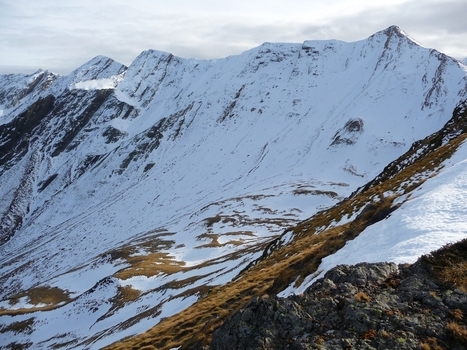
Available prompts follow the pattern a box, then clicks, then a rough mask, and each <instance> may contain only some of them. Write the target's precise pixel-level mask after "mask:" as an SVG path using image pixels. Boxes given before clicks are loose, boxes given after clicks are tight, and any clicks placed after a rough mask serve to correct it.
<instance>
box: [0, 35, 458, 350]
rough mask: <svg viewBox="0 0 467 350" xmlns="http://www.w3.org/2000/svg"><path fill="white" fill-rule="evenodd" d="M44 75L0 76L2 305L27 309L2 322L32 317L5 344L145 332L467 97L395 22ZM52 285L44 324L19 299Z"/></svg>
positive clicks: (349, 188) (79, 342)
mask: <svg viewBox="0 0 467 350" xmlns="http://www.w3.org/2000/svg"><path fill="white" fill-rule="evenodd" d="M41 74H42V75H41ZM44 74H45V73H40V72H38V73H37V76H36V75H32V76H23V75H15V76H14V77H9V76H1V77H0V105H2V106H3V105H4V106H5V107H0V109H2V110H3V115H2V116H0V121H2V122H0V151H1V152H0V176H1V180H0V184H1V186H0V218H1V222H0V223H1V227H0V235H1V237H0V238H1V242H2V244H1V245H0V271H1V274H0V283H1V285H2V286H4V287H2V288H0V301H1V302H0V307H3V308H11V309H12V308H15V309H23V311H24V312H23V313H22V312H16V311H15V312H13V311H11V312H10V311H7V313H8V312H10V314H8V315H5V316H0V322H4V323H11V322H16V321H24V320H25V319H27V318H30V317H33V318H34V327H33V330H32V331H30V332H31V333H30V334H33V335H31V336H28V335H24V334H16V335H14V334H12V332H7V333H2V337H3V334H6V335H5V337H4V338H0V345H3V343H6V342H7V341H18V342H24V341H25V339H27V338H28V337H29V338H31V339H34V345H37V346H38V347H40V346H43V347H47V346H52V345H53V344H56V343H67V344H71V343H73V344H76V347H80V346H83V347H86V346H90V345H92V346H93V347H101V346H103V345H106V344H109V343H110V342H112V341H115V340H118V339H121V338H122V337H125V336H127V335H131V334H134V333H136V332H142V331H143V330H145V329H147V328H149V327H151V326H152V325H154V324H156V323H157V322H159V321H160V320H161V319H162V318H164V317H167V316H171V315H173V314H174V313H176V312H177V311H178V310H180V309H181V308H184V307H187V306H189V305H191V304H193V303H194V302H195V301H196V300H198V298H200V297H201V296H202V295H204V294H205V291H206V286H213V285H222V284H224V283H226V282H228V281H230V280H231V279H233V278H234V277H235V276H236V275H237V274H238V273H239V272H240V271H241V270H242V269H243V268H245V267H246V266H248V264H249V263H250V262H251V261H253V260H255V259H256V258H258V257H259V256H261V254H262V253H263V250H264V248H265V247H266V245H267V244H268V242H270V241H271V240H272V239H273V238H275V237H276V236H277V235H279V234H281V233H282V232H283V231H284V230H285V229H286V228H289V227H292V226H294V225H296V224H297V223H298V222H299V221H301V220H303V219H306V218H307V217H309V216H311V215H313V214H314V213H316V212H317V211H318V210H320V209H323V208H325V207H330V206H332V205H334V204H335V203H337V202H339V201H340V200H342V199H343V198H344V197H346V196H348V195H350V194H351V193H352V192H353V191H354V190H355V189H357V188H358V187H360V186H363V185H364V184H366V183H367V182H368V181H369V180H371V179H372V178H374V177H375V176H376V175H377V174H378V173H380V172H381V171H382V169H383V168H384V167H385V166H386V165H387V164H388V163H389V162H390V161H392V160H394V159H396V158H397V157H399V156H400V155H402V154H404V153H405V152H406V151H407V150H409V148H410V147H411V145H412V144H413V143H414V142H415V141H417V140H419V139H422V138H424V137H426V136H427V135H429V134H431V133H433V132H435V131H437V130H439V129H440V128H441V127H442V126H443V125H444V124H445V123H446V122H447V121H448V120H449V119H450V118H451V115H452V110H453V109H454V108H455V107H456V106H457V105H458V103H459V102H460V101H461V100H463V99H464V98H465V97H466V96H467V92H466V86H467V73H466V70H465V67H463V66H460V65H459V64H458V63H457V61H455V60H452V59H449V57H447V56H445V55H442V54H440V53H439V52H437V51H435V50H430V49H426V48H424V47H421V46H419V45H418V44H416V43H415V42H414V41H413V40H411V39H410V38H408V37H407V35H405V33H404V32H403V31H401V30H400V29H399V28H397V27H390V28H388V29H386V30H383V31H381V32H379V33H376V34H375V35H373V36H371V37H370V38H368V39H365V40H360V41H357V42H353V43H347V42H342V41H338V40H324V41H322V40H321V41H315V40H307V41H305V42H304V43H302V44H296V43H291V44H288V43H264V44H262V45H260V46H259V47H256V48H253V49H251V50H248V51H246V52H244V53H241V54H239V55H235V56H230V57H227V58H224V59H218V60H195V59H184V58H180V57H176V56H173V55H172V54H170V53H165V52H160V51H155V50H147V51H144V52H142V53H141V54H140V55H139V56H138V57H137V58H136V59H135V60H134V61H133V62H132V63H131V65H130V66H129V67H125V66H124V65H121V64H119V63H117V62H114V61H113V60H111V59H110V58H107V57H103V56H98V57H96V58H93V59H92V60H90V61H89V62H87V63H85V64H84V65H82V66H81V67H79V68H78V69H76V70H75V71H73V72H72V73H71V74H70V75H68V76H64V77H57V76H54V75H44ZM41 76H43V77H47V76H50V77H51V78H50V79H48V78H47V79H46V78H41V79H45V80H44V84H42V83H41V84H36V85H35V86H34V87H32V88H31V86H32V85H31V84H32V83H31V81H35V80H34V79H38V78H39V77H41ZM34 77H36V78H34ZM31 79H32V80H31ZM40 81H41V82H42V80H40ZM45 82H47V84H45ZM39 87H41V88H40V89H39ZM28 88H31V89H32V90H31V91H33V92H31V93H28V94H21V93H20V91H23V90H24V89H28ZM22 89H23V90H22ZM14 91H16V92H14ZM10 96H15V97H14V98H13V97H10ZM13 100H14V101H16V102H14V103H15V104H14V105H13V104H12V103H13V102H11V101H13ZM4 101H6V102H4ZM181 281H185V282H181ZM38 288H39V289H38ZM40 288H42V289H40ZM49 289H52V290H53V291H55V292H57V291H58V292H59V291H61V292H60V293H61V294H60V293H58V294H59V295H61V299H60V300H59V301H55V302H50V301H48V304H46V307H47V308H48V309H50V310H49V311H45V310H44V311H41V312H39V311H38V309H37V308H38V307H39V308H40V307H41V306H37V305H35V303H34V302H33V300H31V298H30V297H28V295H30V294H31V293H33V292H34V293H38V290H41V291H44V290H45V291H48V290H49ZM28 293H29V294H28ZM125 293H127V294H125ZM128 293H130V295H132V298H133V299H131V298H130V301H128V300H127V299H125V298H126V297H128ZM116 300H120V301H121V302H115V301H116ZM124 300H126V301H124ZM42 302H44V301H41V303H42ZM61 303H65V304H61ZM11 304H13V305H14V306H12V307H10V306H8V305H11ZM39 305H42V304H39ZM155 305H157V307H155ZM25 310H26V311H25ZM77 310H78V311H79V312H75V311H77ZM36 311H37V312H36ZM12 313H16V314H17V315H16V316H13V315H12ZM129 315H132V316H129ZM134 315H136V316H135V317H136V318H135V319H131V320H129V317H133V316H134ZM58 323H60V324H61V327H59V324H58ZM57 329H62V333H60V334H59V333H57ZM117 329H118V331H116V330H117ZM7 336H8V337H10V338H8V339H11V340H6V339H7V338H6V337H7ZM29 338H28V339H29ZM1 342H3V343H1ZM83 342H88V343H86V345H83V344H84V343H83Z"/></svg>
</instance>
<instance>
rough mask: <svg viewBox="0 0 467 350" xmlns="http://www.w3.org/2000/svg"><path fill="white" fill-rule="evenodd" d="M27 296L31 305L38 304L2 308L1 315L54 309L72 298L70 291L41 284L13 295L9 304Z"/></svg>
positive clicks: (14, 303)
mask: <svg viewBox="0 0 467 350" xmlns="http://www.w3.org/2000/svg"><path fill="white" fill-rule="evenodd" d="M22 298H26V299H27V303H28V304H31V305H36V306H34V307H29V308H18V309H11V310H6V309H2V308H0V316H2V315H19V314H26V313H31V312H35V311H46V310H52V309H55V308H56V307H59V306H62V305H63V303H68V302H70V301H71V300H72V299H71V298H70V296H69V293H68V291H64V290H62V289H60V288H57V287H50V286H39V287H34V288H30V289H28V290H26V291H24V292H22V293H20V294H17V295H15V296H12V297H10V298H9V304H10V305H11V306H14V305H16V304H17V303H18V302H19V301H20V299H22ZM37 305H40V306H37Z"/></svg>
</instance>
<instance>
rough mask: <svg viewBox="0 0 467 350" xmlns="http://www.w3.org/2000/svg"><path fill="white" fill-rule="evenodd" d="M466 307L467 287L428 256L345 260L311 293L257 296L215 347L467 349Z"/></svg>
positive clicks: (221, 330)
mask: <svg viewBox="0 0 467 350" xmlns="http://www.w3.org/2000/svg"><path fill="white" fill-rule="evenodd" d="M465 314H467V294H466V293H464V292H462V291H460V290H457V289H456V290H453V289H448V288H446V287H445V286H441V285H439V283H437V282H436V280H435V278H434V276H433V274H432V273H431V272H430V270H429V268H427V267H426V266H424V265H423V264H422V263H421V262H418V263H416V264H414V265H411V266H409V265H399V266H398V265H396V264H393V263H377V264H368V263H362V264H358V265H356V266H347V265H341V266H337V267H335V268H334V269H332V270H330V271H329V272H327V273H326V274H325V276H324V277H323V278H322V279H320V280H318V281H317V282H316V283H315V284H313V285H312V286H311V287H310V288H309V289H308V290H306V292H305V293H304V294H303V295H299V296H297V295H295V296H291V297H288V298H286V299H283V298H278V297H269V296H266V297H262V298H255V299H253V300H251V302H250V303H249V304H248V305H246V306H245V307H244V308H243V309H241V310H240V311H238V312H237V313H236V314H234V315H233V316H232V317H231V318H230V319H228V321H227V322H226V323H225V324H224V325H223V326H222V327H220V328H219V329H218V330H217V331H216V332H215V334H214V338H213V340H212V343H211V346H210V349H213V350H214V349H216V350H217V349H219V350H221V349H435V348H438V349H441V348H446V349H447V348H449V349H465V348H466V347H467V344H466V343H464V340H465V339H467V338H465V339H464V338H463V336H462V334H463V333H462V332H463V331H465V329H466V328H465V326H466V323H465V318H464V315H465ZM453 325H456V327H458V328H455V327H454V326H453ZM453 327H454V328H455V329H453ZM456 330H457V331H459V332H460V336H459V334H458V335H457V336H456V335H455V334H454V333H455V332H456ZM465 334H467V331H465Z"/></svg>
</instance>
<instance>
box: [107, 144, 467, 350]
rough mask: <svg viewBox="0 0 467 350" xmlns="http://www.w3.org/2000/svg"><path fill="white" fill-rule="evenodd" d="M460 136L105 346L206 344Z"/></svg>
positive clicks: (404, 187) (381, 207)
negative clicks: (222, 281) (231, 276)
mask: <svg viewBox="0 0 467 350" xmlns="http://www.w3.org/2000/svg"><path fill="white" fill-rule="evenodd" d="M465 138H466V135H461V136H459V137H458V138H456V139H454V140H452V141H451V142H449V143H447V144H445V145H443V146H440V147H439V148H436V149H435V150H433V151H432V152H431V153H430V154H428V155H427V156H426V157H424V158H421V159H418V160H416V161H415V162H414V163H412V164H410V165H408V166H406V167H404V168H403V170H402V171H400V172H399V173H397V174H394V175H393V176H390V177H388V178H387V179H386V180H384V181H380V182H377V183H374V184H373V185H372V186H368V187H367V188H365V189H364V190H363V191H359V192H357V193H355V194H354V195H353V196H352V197H350V198H348V199H346V200H344V201H342V202H340V203H339V204H338V205H336V206H334V207H332V208H330V209H328V210H325V211H322V212H319V213H317V214H316V215H314V216H313V217H311V218H310V219H308V220H305V221H303V222H301V223H300V224H298V225H297V226H295V227H294V228H293V230H292V231H293V235H294V239H293V240H292V241H291V242H290V243H289V244H286V245H284V246H277V247H276V248H275V249H272V250H266V251H268V254H267V256H264V257H263V258H262V259H260V260H259V261H258V262H257V263H256V264H255V265H252V266H251V267H250V268H249V269H247V270H246V271H244V272H243V273H242V274H240V275H239V276H238V277H237V278H236V279H235V280H233V281H231V282H230V283H228V284H226V285H224V286H219V287H215V288H213V289H211V290H210V291H209V293H207V295H206V296H205V297H204V298H202V299H201V300H199V301H198V302H197V303H195V304H194V305H192V306H191V307H189V308H187V309H185V310H183V311H182V312H180V313H178V314H176V315H174V316H172V317H169V318H167V319H164V320H163V321H161V322H160V323H159V324H157V325H155V326H154V327H153V328H152V329H150V330H149V331H147V332H146V333H144V334H141V335H138V336H135V337H132V338H128V339H125V340H123V341H122V342H119V343H116V344H113V345H111V346H109V347H108V349H132V348H133V349H136V348H138V349H141V348H147V349H162V350H163V349H171V348H173V347H179V346H182V349H187V348H190V347H192V346H193V345H194V344H208V343H209V341H210V339H211V337H212V334H213V332H214V330H215V329H216V328H217V327H218V326H219V325H221V324H222V323H223V321H224V319H225V318H226V317H228V316H229V315H230V314H231V313H233V312H235V311H236V310H238V309H239V308H241V307H242V306H244V305H245V304H246V303H247V302H248V301H249V300H250V299H251V298H252V297H253V296H261V295H265V294H268V293H277V292H279V291H281V290H283V289H284V288H285V287H287V286H288V285H290V284H291V283H296V284H300V283H301V281H302V280H303V279H304V278H305V277H306V276H308V275H310V274H312V273H314V272H316V270H317V268H318V266H319V264H320V263H321V260H322V258H324V257H325V256H327V255H329V254H332V253H334V252H336V251H337V250H338V249H340V248H341V247H343V246H344V245H345V243H346V241H347V240H349V239H353V238H355V237H356V236H358V234H359V233H360V232H362V231H363V230H364V229H365V228H366V227H367V226H369V225H371V224H373V223H375V222H377V221H379V220H382V219H384V218H385V217H387V215H389V214H390V213H391V211H392V210H394V209H395V207H394V206H393V202H394V200H395V199H396V198H399V197H400V196H403V195H407V194H409V193H410V192H411V191H412V190H413V189H415V188H417V187H418V186H420V185H421V184H423V182H424V181H425V180H426V179H427V178H429V177H431V176H433V175H434V174H435V173H436V172H437V171H439V169H440V167H441V166H442V162H443V161H444V160H446V159H448V158H450V156H451V155H452V154H453V152H454V151H455V150H456V149H457V148H458V147H459V145H460V144H461V143H462V142H463V141H464V140H465ZM369 199H371V200H370V202H369ZM355 213H359V215H357V216H356V219H355V220H353V221H352V222H348V223H346V224H343V225H338V224H337V225H336V223H338V222H339V221H341V220H342V219H343V218H345V217H346V216H347V217H351V216H352V215H354V214H355ZM323 227H324V228H327V229H322V228H323ZM317 228H320V229H319V230H317Z"/></svg>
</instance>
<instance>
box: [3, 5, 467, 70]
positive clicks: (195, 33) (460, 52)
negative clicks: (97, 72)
mask: <svg viewBox="0 0 467 350" xmlns="http://www.w3.org/2000/svg"><path fill="white" fill-rule="evenodd" d="M179 3H181V2H180V1H179V2H178V3H176V4H179ZM295 3H297V9H298V8H299V7H298V1H295ZM10 4H11V3H10ZM27 4H33V5H31V9H30V10H29V11H26V10H25V9H24V6H27ZM66 4H67V5H64V2H63V1H57V0H48V1H35V2H33V3H31V2H27V1H25V0H16V2H15V6H11V5H9V4H7V2H6V1H1V0H0V8H2V11H0V46H1V47H2V49H3V54H2V55H1V56H0V73H7V72H12V71H13V69H15V70H16V69H18V67H21V66H23V67H25V69H27V70H28V72H30V71H34V70H36V69H37V68H44V69H51V70H55V71H56V72H58V73H61V74H67V73H69V72H70V71H71V70H72V69H74V68H76V67H78V66H79V65H81V64H83V63H84V62H86V61H87V60H89V59H91V58H92V57H94V56H96V55H98V54H102V55H106V56H109V57H111V58H113V59H115V60H117V61H120V62H121V63H124V64H130V63H131V62H132V61H133V59H134V58H135V57H136V56H137V55H138V54H139V53H140V52H141V51H143V50H145V49H149V48H153V49H157V50H162V51H168V52H171V53H173V54H175V55H177V56H181V57H194V58H199V59H207V58H221V57H225V56H228V55H233V54H239V53H241V52H243V51H245V50H248V49H250V48H253V47H255V46H258V45H260V44H261V43H263V42H266V41H269V42H278V41H282V42H284V41H285V42H303V41H304V40H308V39H340V40H345V41H355V40H361V39H364V38H366V37H368V36H370V35H372V34H373V33H375V32H376V31H379V30H382V29H384V28H386V27H388V26H390V25H393V24H396V25H399V26H400V27H401V28H402V29H404V30H405V31H407V32H408V33H409V34H410V35H411V36H413V37H414V38H415V39H416V40H418V41H420V42H421V43H422V44H423V45H425V46H428V47H434V48H437V49H438V50H440V51H443V52H446V53H448V54H451V55H453V56H454V57H457V58H463V57H466V56H467V21H465V20H463V18H462V17H464V14H465V13H467V2H465V0H448V1H439V0H426V1H423V2H422V1H413V0H411V1H407V2H405V3H403V4H401V5H394V6H390V7H386V8H382V7H379V8H378V7H375V8H372V9H370V10H368V9H367V10H361V11H360V12H357V13H354V14H351V15H349V14H345V13H335V14H334V15H333V16H331V17H323V18H321V19H320V20H319V21H317V20H316V19H315V20H310V21H304V20H294V19H293V18H290V16H288V17H289V18H284V19H283V20H281V21H278V20H272V19H267V18H264V17H263V16H262V14H261V13H260V12H258V13H253V14H248V17H247V16H244V17H242V16H241V14H239V13H235V14H228V13H225V14H223V15H222V14H221V8H220V5H219V6H217V8H216V12H214V13H211V12H208V9H209V7H208V6H206V3H205V4H204V5H205V6H204V7H202V8H201V9H196V11H194V12H193V11H191V10H192V9H190V10H187V11H184V12H183V11H182V12H175V11H172V9H175V6H176V4H175V5H173V6H174V7H173V8H172V7H171V8H170V11H169V10H167V9H166V8H162V7H161V6H159V5H157V4H158V3H157V2H153V1H141V0H140V1H139V2H138V4H139V7H138V6H136V5H133V3H131V5H128V4H129V3H128V2H124V1H120V0H114V1H112V2H109V1H99V2H96V1H91V0H81V1H71V0H70V1H69V2H68V1H67V2H66ZM70 4H73V7H71V5H70ZM189 4H190V5H187V6H193V5H192V4H191V3H189ZM143 5H144V6H143ZM20 10H21V11H23V12H21V13H19V12H18V11H20ZM19 14H20V15H21V17H19ZM284 17H285V16H284Z"/></svg>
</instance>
